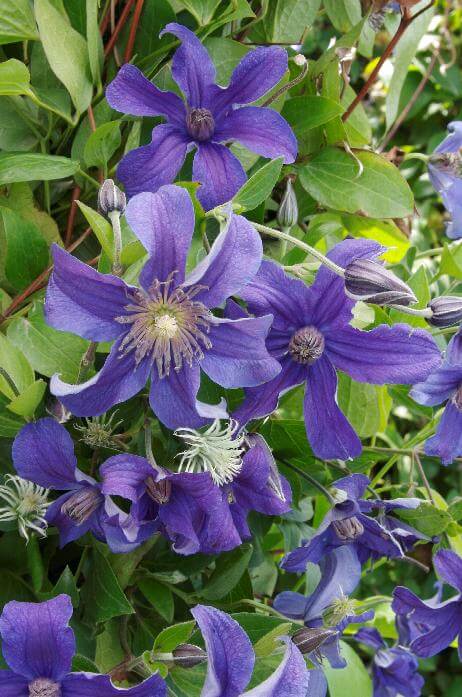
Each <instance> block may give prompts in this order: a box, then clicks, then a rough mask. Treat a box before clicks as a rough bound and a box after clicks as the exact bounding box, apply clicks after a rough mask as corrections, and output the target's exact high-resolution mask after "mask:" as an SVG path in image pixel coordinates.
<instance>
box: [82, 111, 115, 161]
mask: <svg viewBox="0 0 462 697" xmlns="http://www.w3.org/2000/svg"><path fill="white" fill-rule="evenodd" d="M121 141H122V138H121V135H120V124H119V122H118V121H109V123H104V124H103V125H102V126H98V128H97V129H96V130H95V131H94V132H93V133H92V134H91V135H90V137H89V138H88V140H87V142H86V143H85V148H84V151H83V157H84V160H85V162H86V164H87V165H88V166H89V167H103V166H105V165H107V163H108V162H109V160H110V159H111V157H112V155H113V154H114V153H115V151H116V150H117V148H118V147H119V146H120V143H121Z"/></svg>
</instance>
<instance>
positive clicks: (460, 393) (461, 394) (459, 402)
mask: <svg viewBox="0 0 462 697" xmlns="http://www.w3.org/2000/svg"><path fill="white" fill-rule="evenodd" d="M452 401H453V402H454V404H455V406H456V407H457V409H458V410H459V411H462V384H461V385H459V387H458V388H457V390H456V392H455V394H454V396H453V398H452Z"/></svg>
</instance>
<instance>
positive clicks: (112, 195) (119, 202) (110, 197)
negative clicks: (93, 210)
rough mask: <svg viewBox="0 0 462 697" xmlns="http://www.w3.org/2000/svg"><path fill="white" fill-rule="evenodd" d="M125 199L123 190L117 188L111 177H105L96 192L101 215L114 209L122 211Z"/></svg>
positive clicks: (125, 202)
mask: <svg viewBox="0 0 462 697" xmlns="http://www.w3.org/2000/svg"><path fill="white" fill-rule="evenodd" d="M126 205H127V199H126V197H125V194H124V192H123V191H121V190H120V189H119V187H118V186H116V184H114V182H113V181H112V179H105V181H104V182H103V183H102V185H101V188H100V190H99V192H98V208H99V210H100V211H101V213H103V215H109V214H110V213H113V212H114V211H119V213H123V212H124V210H125V206H126Z"/></svg>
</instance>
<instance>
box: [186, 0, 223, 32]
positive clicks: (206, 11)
mask: <svg viewBox="0 0 462 697" xmlns="http://www.w3.org/2000/svg"><path fill="white" fill-rule="evenodd" d="M181 4H182V5H183V7H185V8H186V9H187V10H188V11H189V12H190V13H191V14H192V16H193V17H194V18H195V20H196V21H197V23H198V24H199V26H201V27H204V26H205V25H206V24H208V23H209V22H210V20H211V19H212V17H213V15H214V14H215V10H216V9H217V7H218V5H219V4H220V0H181Z"/></svg>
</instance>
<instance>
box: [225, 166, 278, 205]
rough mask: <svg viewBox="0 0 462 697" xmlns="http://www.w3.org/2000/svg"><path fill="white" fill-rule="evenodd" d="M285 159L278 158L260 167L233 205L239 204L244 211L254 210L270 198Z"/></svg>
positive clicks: (236, 196)
mask: <svg viewBox="0 0 462 697" xmlns="http://www.w3.org/2000/svg"><path fill="white" fill-rule="evenodd" d="M283 160H284V158H283V157H278V158H277V160H271V162H267V163H266V165H263V167H260V169H258V170H257V171H256V172H255V174H252V176H251V177H250V179H248V180H247V181H246V183H245V184H244V185H243V186H241V188H240V189H239V191H238V192H237V194H236V195H235V196H234V198H233V203H235V204H238V205H239V206H240V207H241V209H242V210H247V211H249V210H253V209H254V208H256V207H257V206H258V205H259V204H260V203H261V202H262V201H265V199H267V198H268V196H269V195H270V194H271V192H272V190H273V189H274V187H275V185H276V182H277V180H278V178H279V175H280V173H281V169H282V163H283Z"/></svg>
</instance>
